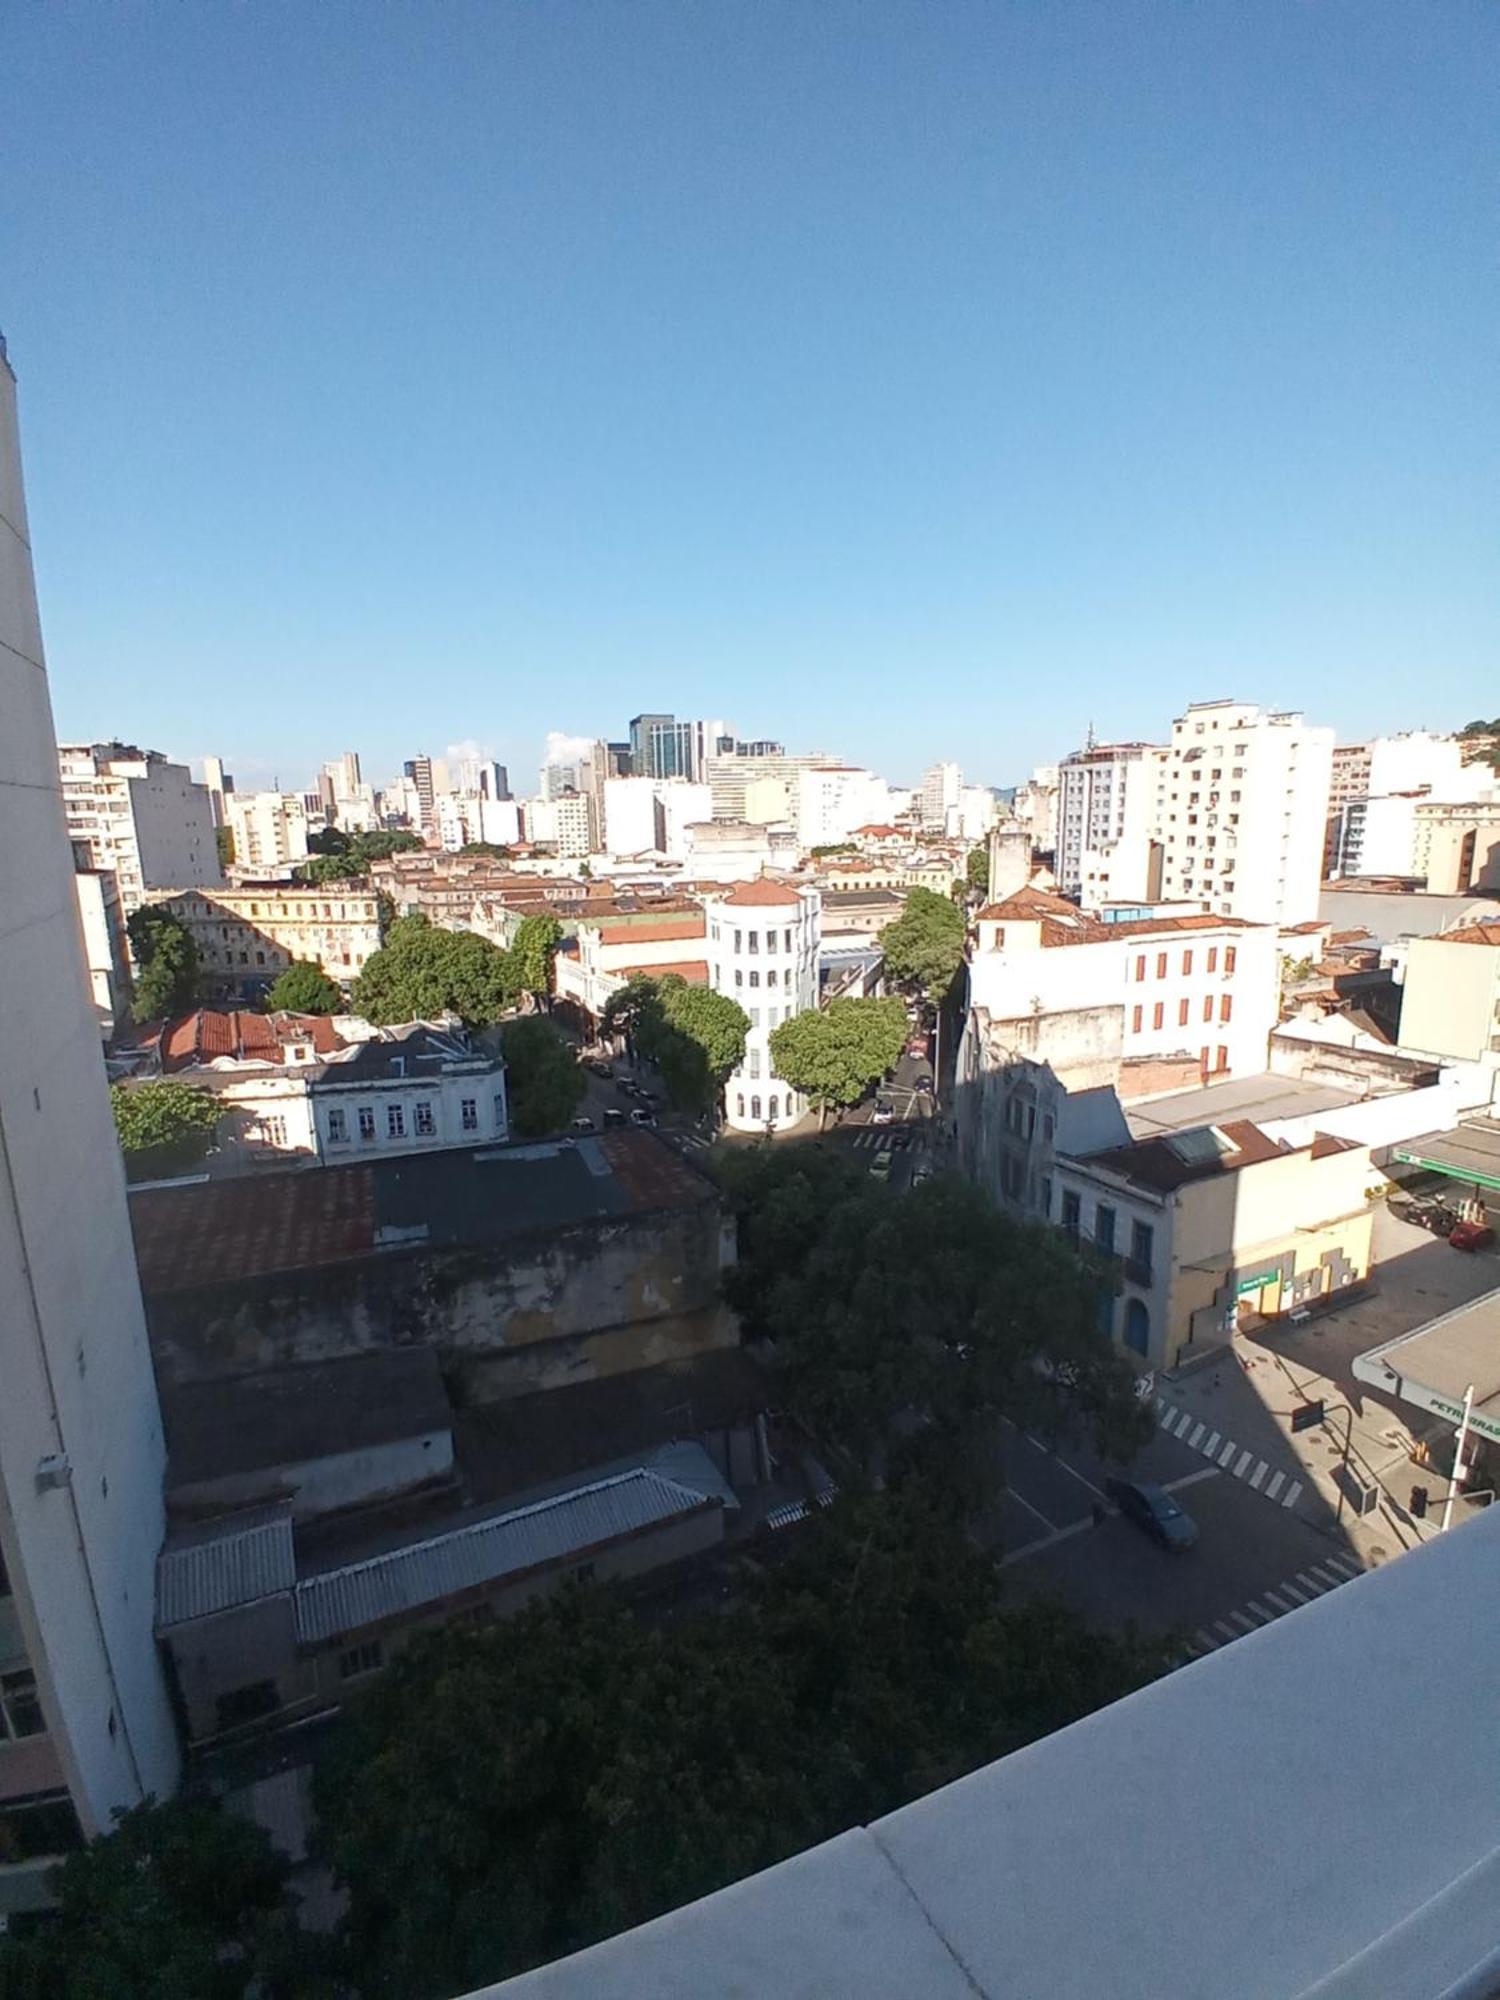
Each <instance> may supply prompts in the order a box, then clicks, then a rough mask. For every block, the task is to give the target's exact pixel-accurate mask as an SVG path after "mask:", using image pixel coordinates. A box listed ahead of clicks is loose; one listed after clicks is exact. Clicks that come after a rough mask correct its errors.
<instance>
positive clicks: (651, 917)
mask: <svg viewBox="0 0 1500 2000" xmlns="http://www.w3.org/2000/svg"><path fill="white" fill-rule="evenodd" d="M707 932H708V926H707V919H706V918H705V916H704V913H703V910H702V908H701V907H700V906H699V905H697V904H695V903H689V902H687V901H685V900H683V901H677V902H663V903H658V904H655V905H645V906H643V907H641V908H639V909H635V910H623V909H620V908H619V907H612V908H610V909H608V910H606V911H603V912H601V913H600V914H599V915H597V916H596V915H593V914H588V915H584V916H580V917H579V918H578V920H577V929H576V932H575V935H574V936H573V937H572V938H571V939H568V940H567V941H565V943H564V945H563V948H562V950H560V951H559V953H558V955H557V957H556V959H555V960H554V974H555V978H556V982H557V997H558V1000H559V1001H564V1002H570V1003H571V1004H572V1005H573V1006H575V1007H577V1008H578V1009H580V1011H581V1012H582V1013H583V1014H584V1015H585V1016H586V1017H587V1019H588V1021H589V1023H590V1024H592V1025H597V1023H598V1022H599V1021H600V1020H601V1019H602V1017H603V1014H604V1009H605V1007H606V1006H607V1005H608V1004H609V998H610V995H611V994H612V993H616V992H618V991H619V989H620V987H622V986H623V985H624V984H625V982H626V980H627V979H629V978H630V977H631V975H632V974H641V975H644V976H646V977H648V978H652V979H659V978H661V977H663V975H665V974H667V973H673V974H675V975H676V976H677V977H678V978H679V979H685V980H686V981H687V983H688V985H690V986H706V985H707V984H708V946H707Z"/></svg>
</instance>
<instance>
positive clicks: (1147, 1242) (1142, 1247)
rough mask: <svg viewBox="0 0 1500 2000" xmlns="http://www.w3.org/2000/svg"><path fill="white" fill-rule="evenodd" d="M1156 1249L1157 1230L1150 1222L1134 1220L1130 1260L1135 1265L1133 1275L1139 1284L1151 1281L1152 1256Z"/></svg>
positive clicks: (1147, 1283)
mask: <svg viewBox="0 0 1500 2000" xmlns="http://www.w3.org/2000/svg"><path fill="white" fill-rule="evenodd" d="M1154 1249H1155V1231H1154V1230H1153V1229H1152V1227H1151V1224H1150V1223H1149V1222H1132V1223H1131V1225H1130V1261H1131V1263H1132V1265H1134V1267H1135V1268H1134V1270H1133V1271H1132V1272H1131V1274H1130V1275H1131V1276H1132V1277H1133V1278H1134V1279H1135V1281H1136V1283H1137V1284H1141V1285H1149V1284H1150V1282H1151V1258H1152V1253H1153V1251H1154Z"/></svg>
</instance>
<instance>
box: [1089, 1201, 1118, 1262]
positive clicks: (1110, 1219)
mask: <svg viewBox="0 0 1500 2000" xmlns="http://www.w3.org/2000/svg"><path fill="white" fill-rule="evenodd" d="M1094 1241H1095V1243H1097V1244H1098V1246H1099V1248H1100V1249H1101V1250H1102V1251H1103V1252H1104V1254H1105V1256H1106V1257H1111V1256H1113V1255H1114V1248H1115V1212H1114V1210H1113V1209H1112V1208H1106V1207H1105V1205H1104V1203H1103V1202H1102V1201H1101V1202H1100V1204H1099V1206H1098V1207H1097V1208H1096V1209H1095V1210H1094Z"/></svg>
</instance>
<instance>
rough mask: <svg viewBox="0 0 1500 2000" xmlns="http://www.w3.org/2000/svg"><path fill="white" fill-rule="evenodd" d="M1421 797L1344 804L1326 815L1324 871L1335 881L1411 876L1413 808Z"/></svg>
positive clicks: (1419, 794)
mask: <svg viewBox="0 0 1500 2000" xmlns="http://www.w3.org/2000/svg"><path fill="white" fill-rule="evenodd" d="M1425 797H1426V793H1425V792H1393V793H1389V794H1387V795H1385V796H1384V797H1381V798H1368V797H1365V798H1353V799H1347V800H1346V801H1345V802H1344V804H1343V805H1341V806H1340V807H1339V808H1338V810H1337V811H1336V812H1333V813H1330V814H1329V821H1328V824H1329V836H1328V849H1327V852H1326V854H1325V861H1324V865H1325V867H1326V869H1327V872H1328V875H1329V877H1330V878H1331V879H1332V880H1334V881H1338V880H1340V879H1342V878H1343V877H1346V876H1353V875H1381V876H1392V877H1395V878H1397V879H1400V880H1409V879H1412V878H1414V877H1415V876H1416V874H1417V867H1416V853H1417V807H1418V806H1419V805H1420V804H1421V802H1422V800H1423V799H1424V798H1425Z"/></svg>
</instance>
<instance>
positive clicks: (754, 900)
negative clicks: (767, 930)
mask: <svg viewBox="0 0 1500 2000" xmlns="http://www.w3.org/2000/svg"><path fill="white" fill-rule="evenodd" d="M724 901H725V902H726V903H727V904H728V905H729V907H730V908H731V909H736V910H758V909H781V908H788V907H790V906H791V905H793V904H796V903H800V902H801V901H802V898H801V897H800V896H799V895H798V894H797V891H796V890H795V889H793V888H791V887H790V886H789V885H788V884H787V883H785V882H772V881H770V880H768V879H767V877H765V876H764V875H763V876H761V878H760V880H759V881H758V882H741V883H740V885H739V887H738V888H735V889H731V890H730V892H729V894H728V895H727V896H726V897H725V898H724Z"/></svg>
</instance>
